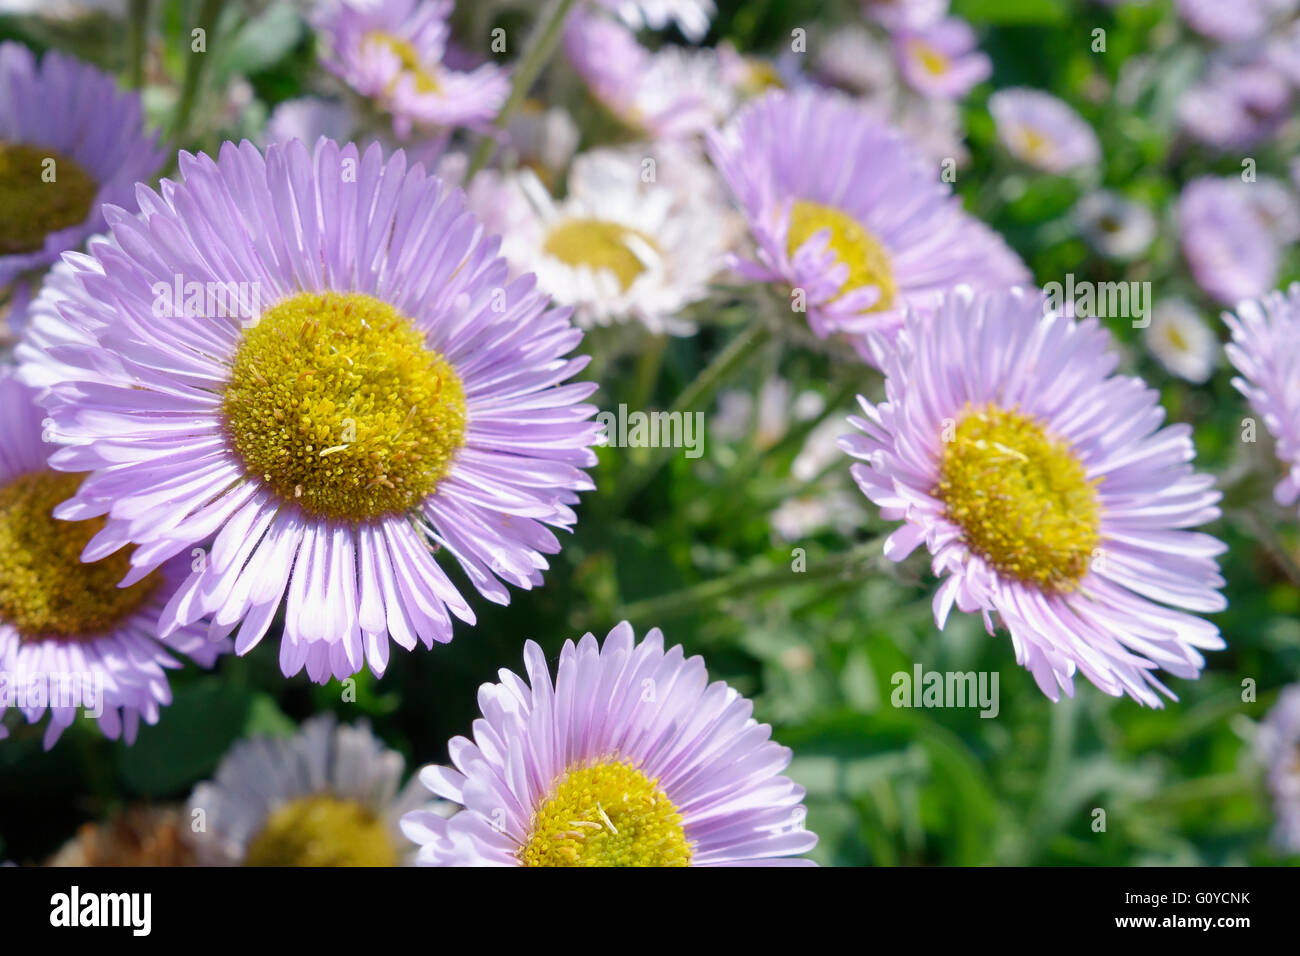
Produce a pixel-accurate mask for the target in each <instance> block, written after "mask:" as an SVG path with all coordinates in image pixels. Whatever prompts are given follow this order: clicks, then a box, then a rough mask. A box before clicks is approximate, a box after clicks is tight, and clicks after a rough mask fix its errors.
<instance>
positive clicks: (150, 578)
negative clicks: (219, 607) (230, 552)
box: [0, 369, 228, 750]
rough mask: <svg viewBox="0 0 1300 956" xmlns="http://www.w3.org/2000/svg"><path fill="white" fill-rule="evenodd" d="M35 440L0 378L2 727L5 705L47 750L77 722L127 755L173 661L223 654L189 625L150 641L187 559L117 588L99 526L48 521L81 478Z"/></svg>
mask: <svg viewBox="0 0 1300 956" xmlns="http://www.w3.org/2000/svg"><path fill="white" fill-rule="evenodd" d="M41 431H42V416H41V412H40V409H39V407H38V406H37V404H36V394H35V392H33V391H32V390H31V389H29V388H27V387H26V386H24V385H22V384H21V383H20V382H18V380H17V379H16V378H15V376H14V375H13V372H12V370H11V369H4V370H0V448H2V449H3V451H2V452H0V681H2V682H3V694H0V715H3V713H4V711H5V710H6V709H7V708H8V707H9V706H11V705H12V706H14V707H15V708H16V709H18V710H20V711H22V713H23V715H24V716H25V717H26V718H27V721H28V723H32V724H34V723H37V722H38V721H40V720H41V718H42V717H43V716H44V715H45V713H46V712H47V711H48V712H49V715H50V722H49V725H48V727H47V728H46V731H45V747H46V749H47V750H48V749H49V748H50V747H52V746H54V742H55V741H56V740H58V739H59V736H60V734H62V733H63V731H64V730H65V729H67V727H68V725H69V724H71V723H72V721H73V719H74V718H75V717H76V716H77V712H78V711H79V710H84V711H85V712H86V713H87V714H88V715H91V716H95V717H97V718H98V721H99V727H100V729H101V730H102V731H103V732H104V735H105V736H106V737H109V738H111V739H114V740H116V739H117V738H118V737H122V738H124V739H125V740H126V741H127V742H128V743H132V742H134V740H135V736H136V732H137V731H138V729H139V726H140V720H141V719H142V718H143V720H144V722H145V723H147V724H154V723H157V722H158V717H159V714H160V712H161V710H162V708H163V707H164V706H166V705H167V704H169V703H171V690H170V688H169V687H168V684H167V673H166V672H167V671H168V670H172V669H175V668H177V667H180V666H181V663H180V661H179V660H178V659H177V658H176V657H175V656H174V654H175V653H181V654H185V655H188V656H190V657H192V658H193V659H194V660H196V661H198V662H199V663H200V664H202V665H204V666H206V667H210V666H212V663H213V661H214V660H215V659H216V657H217V656H218V655H219V654H220V653H221V652H222V651H223V650H226V649H228V647H227V644H228V642H210V641H209V640H208V629H207V628H206V627H199V626H196V625H194V624H190V625H187V626H185V627H182V628H178V629H177V630H176V631H175V632H174V633H172V634H171V635H169V636H168V637H167V638H166V639H159V636H158V627H157V619H158V613H159V612H160V611H161V610H162V607H163V604H164V602H165V601H166V599H167V597H168V595H169V594H170V591H171V589H174V588H175V587H176V586H177V585H178V584H179V582H180V581H182V580H184V578H185V575H186V574H187V573H188V572H189V567H190V560H189V557H188V556H186V557H184V558H179V559H176V560H174V561H170V562H167V563H166V564H164V565H163V566H162V567H160V568H158V569H157V570H154V571H152V572H151V573H150V574H149V575H147V576H144V577H142V578H141V579H140V580H139V581H137V582H136V583H135V584H134V585H132V586H131V587H129V588H119V587H118V586H117V585H118V581H119V580H120V579H121V578H122V576H123V575H124V574H125V573H126V572H127V570H128V569H129V567H130V565H129V564H128V561H127V555H126V554H125V553H119V554H116V555H109V554H108V553H107V552H106V551H105V550H104V548H103V547H102V546H100V545H98V544H97V542H96V537H97V532H99V531H100V530H101V529H102V528H103V527H104V521H103V519H91V520H88V521H60V520H57V519H56V518H54V517H53V514H52V512H53V511H54V509H55V506H56V505H59V504H60V503H61V502H63V501H65V500H66V499H67V498H69V497H71V496H72V494H73V493H74V492H75V491H76V489H77V484H78V482H79V481H80V479H81V476H80V475H77V474H68V473H65V472H58V471H54V470H52V469H50V468H49V467H48V466H47V465H46V457H47V455H49V453H50V452H51V451H54V450H55V449H54V447H53V446H51V445H49V444H47V443H46V442H45V441H44V439H43V436H42V434H41ZM83 559H84V561H83ZM0 736H3V727H2V726H0Z"/></svg>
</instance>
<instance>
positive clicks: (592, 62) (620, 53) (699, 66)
mask: <svg viewBox="0 0 1300 956" xmlns="http://www.w3.org/2000/svg"><path fill="white" fill-rule="evenodd" d="M564 51H565V54H566V55H567V56H568V58H569V62H570V63H572V64H573V68H574V69H575V70H576V71H577V72H578V74H579V75H580V76H581V77H582V78H583V80H585V81H586V83H587V86H588V88H589V89H590V90H591V93H592V95H593V96H594V97H595V98H596V99H597V100H599V101H600V103H601V104H602V105H603V106H604V107H605V108H606V109H607V110H608V111H609V112H610V113H611V114H613V116H614V117H615V118H616V119H617V120H619V122H621V123H622V124H623V125H625V126H627V127H628V128H629V129H631V130H633V131H634V132H636V133H637V134H638V135H640V136H642V137H644V138H646V139H649V140H652V141H657V140H663V139H685V138H689V137H691V136H694V135H696V134H698V133H700V132H702V131H704V130H705V129H707V128H708V127H710V126H712V125H713V124H714V123H717V122H719V121H720V120H721V119H722V118H723V117H724V116H726V115H727V113H729V112H730V111H731V108H732V105H733V95H732V92H731V89H730V87H729V86H728V85H727V84H726V82H725V81H724V77H723V73H722V65H721V63H720V62H719V59H718V55H717V53H716V52H715V51H713V50H712V49H707V48H706V49H684V48H682V47H677V46H664V47H661V48H660V49H658V50H655V51H653V52H651V51H650V50H648V49H646V48H645V47H643V46H641V44H639V43H638V42H637V40H636V37H635V36H634V35H633V34H632V32H631V31H630V30H628V29H627V28H626V27H625V26H623V25H622V24H621V23H617V22H615V21H614V20H611V19H609V18H608V17H602V16H598V15H591V14H586V13H574V14H571V15H570V17H569V21H568V24H567V26H566V27H565V32H564Z"/></svg>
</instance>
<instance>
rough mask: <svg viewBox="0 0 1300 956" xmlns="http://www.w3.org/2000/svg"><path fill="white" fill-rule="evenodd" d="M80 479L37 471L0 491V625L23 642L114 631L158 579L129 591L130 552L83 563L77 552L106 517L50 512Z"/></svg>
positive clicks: (91, 636)
mask: <svg viewBox="0 0 1300 956" xmlns="http://www.w3.org/2000/svg"><path fill="white" fill-rule="evenodd" d="M82 477H83V476H82V475H70V474H65V473H61V472H53V471H40V472H31V473H28V474H25V475H21V476H19V477H18V478H16V479H15V480H13V481H11V482H9V484H7V485H5V486H4V487H3V488H0V623H4V624H8V625H10V626H12V627H14V628H15V629H17V631H18V635H19V638H20V639H21V640H25V641H34V640H47V639H64V640H77V641H86V640H92V639H94V638H96V637H100V636H102V635H104V634H106V633H108V632H110V631H112V630H113V629H114V628H115V627H116V626H117V625H119V624H120V623H121V622H122V621H123V620H125V619H126V618H128V617H129V616H131V615H132V614H134V613H135V612H136V611H138V610H139V609H140V607H141V606H142V605H143V604H144V603H145V601H146V600H148V598H149V596H150V595H151V594H152V593H153V591H154V589H155V588H156V587H157V584H158V580H159V579H158V576H157V574H156V573H155V574H153V575H150V576H149V577H147V578H145V579H144V580H143V581H140V582H139V583H137V584H134V585H132V586H131V587H129V588H119V587H118V586H117V584H118V582H119V581H121V580H122V578H124V577H126V574H127V572H128V571H129V570H130V569H131V563H130V551H128V550H121V551H118V552H116V553H114V554H111V555H109V556H108V557H107V558H104V559H103V560H102V561H96V562H95V563H93V564H84V563H82V561H81V552H82V550H83V549H84V548H85V547H86V543H87V542H88V541H89V540H90V539H91V538H92V537H93V536H94V535H96V534H98V533H99V531H100V530H101V529H102V528H103V527H104V519H103V518H92V519H90V520H89V521H60V520H59V519H57V518H55V517H54V515H53V514H52V512H53V511H54V508H55V507H56V506H57V505H59V504H60V503H62V502H64V501H66V500H67V499H68V498H70V497H72V495H73V494H75V493H76V490H77V486H78V485H79V484H80V483H81V479H82Z"/></svg>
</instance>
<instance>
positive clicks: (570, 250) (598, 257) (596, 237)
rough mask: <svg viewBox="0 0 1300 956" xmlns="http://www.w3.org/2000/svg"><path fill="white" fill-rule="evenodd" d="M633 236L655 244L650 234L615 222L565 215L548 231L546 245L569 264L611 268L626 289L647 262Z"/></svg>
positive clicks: (547, 248)
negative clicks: (647, 234)
mask: <svg viewBox="0 0 1300 956" xmlns="http://www.w3.org/2000/svg"><path fill="white" fill-rule="evenodd" d="M632 237H636V238H637V239H639V240H640V241H642V242H644V243H646V244H647V245H648V246H650V248H652V249H653V248H654V247H655V246H654V242H653V241H651V239H650V238H649V237H648V236H645V235H643V234H642V233H640V232H637V231H636V230H635V229H629V228H628V227H627V226H621V225H619V224H618V223H616V222H605V221H604V220H601V219H566V220H564V221H562V222H560V223H559V224H558V225H556V226H554V227H553V228H552V229H551V231H550V232H549V233H548V234H547V236H546V242H545V244H544V246H543V248H544V249H545V250H546V252H547V253H549V254H550V255H553V256H555V258H557V259H559V260H560V261H561V262H563V263H565V264H566V265H570V266H575V267H576V266H587V267H588V268H589V269H593V270H600V269H608V270H610V271H611V272H613V273H614V275H616V276H618V282H619V285H620V287H621V288H622V289H623V291H624V292H626V291H627V290H628V288H629V287H630V286H631V285H632V283H633V282H634V281H636V277H637V276H639V275H640V274H641V273H642V272H644V271H645V263H643V262H642V261H641V257H640V256H638V255H637V254H636V251H635V250H634V249H633V248H632V247H631V246H630V245H628V240H629V239H631V238H632Z"/></svg>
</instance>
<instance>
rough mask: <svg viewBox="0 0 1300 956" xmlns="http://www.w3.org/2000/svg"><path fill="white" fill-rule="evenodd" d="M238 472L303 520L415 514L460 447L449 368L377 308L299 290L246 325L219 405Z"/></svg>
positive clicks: (461, 402)
mask: <svg viewBox="0 0 1300 956" xmlns="http://www.w3.org/2000/svg"><path fill="white" fill-rule="evenodd" d="M222 411H223V413H224V416H225V425H226V433H227V435H228V436H229V438H230V440H231V442H232V444H233V445H234V448H235V450H236V451H237V453H238V454H239V457H240V458H241V459H242V461H243V463H244V466H245V467H246V468H247V470H248V472H249V474H252V475H255V476H257V477H259V478H261V479H262V480H263V481H264V482H266V484H267V485H268V486H269V487H270V488H271V489H272V490H273V491H274V492H276V493H277V494H278V495H280V496H281V497H282V498H286V499H293V500H295V501H297V502H298V503H299V505H300V506H301V507H302V508H303V509H304V510H306V511H307V512H309V513H310V514H313V515H322V516H325V517H330V518H342V519H346V520H349V521H353V522H361V521H366V520H369V519H371V518H377V517H380V516H382V515H390V514H398V513H402V512H405V511H408V510H410V509H412V508H414V507H416V506H417V505H418V504H419V503H420V502H421V501H423V500H424V499H425V498H426V497H428V496H429V495H430V494H431V493H432V492H433V490H434V489H435V488H436V487H437V485H438V482H439V481H441V480H442V478H443V477H445V476H446V474H447V472H448V471H449V470H450V469H451V465H452V460H453V458H454V456H455V454H456V451H457V450H458V449H459V448H460V447H461V446H462V445H463V444H464V443H465V428H466V415H467V413H466V408H465V390H464V387H463V386H462V384H461V381H460V378H459V377H458V376H457V374H456V371H455V369H453V368H452V366H451V364H450V363H449V362H448V361H447V360H446V359H445V358H443V357H442V355H440V354H439V353H438V352H436V351H434V350H433V349H430V348H428V347H427V346H426V345H425V336H424V334H423V333H421V332H420V331H419V330H418V329H417V328H415V326H414V324H413V323H412V322H411V320H410V319H408V318H407V317H406V316H405V315H403V314H402V313H401V312H400V311H398V310H397V309H396V308H394V307H393V306H391V305H389V304H388V303H387V302H381V301H380V300H379V299H376V298H373V297H372V296H369V295H365V294H363V293H360V292H300V293H298V294H297V295H294V296H291V297H290V298H288V299H284V300H283V301H281V302H279V303H277V304H276V305H274V306H273V307H271V308H270V309H268V310H267V311H265V312H264V313H263V314H262V317H261V320H260V321H259V322H258V324H257V325H255V326H253V327H251V328H248V329H245V331H244V335H243V340H242V341H241V342H240V344H239V348H238V349H237V351H236V353H235V359H234V369H233V371H232V373H231V377H230V383H229V385H228V386H227V387H226V392H225V397H224V400H223V402H222Z"/></svg>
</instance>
